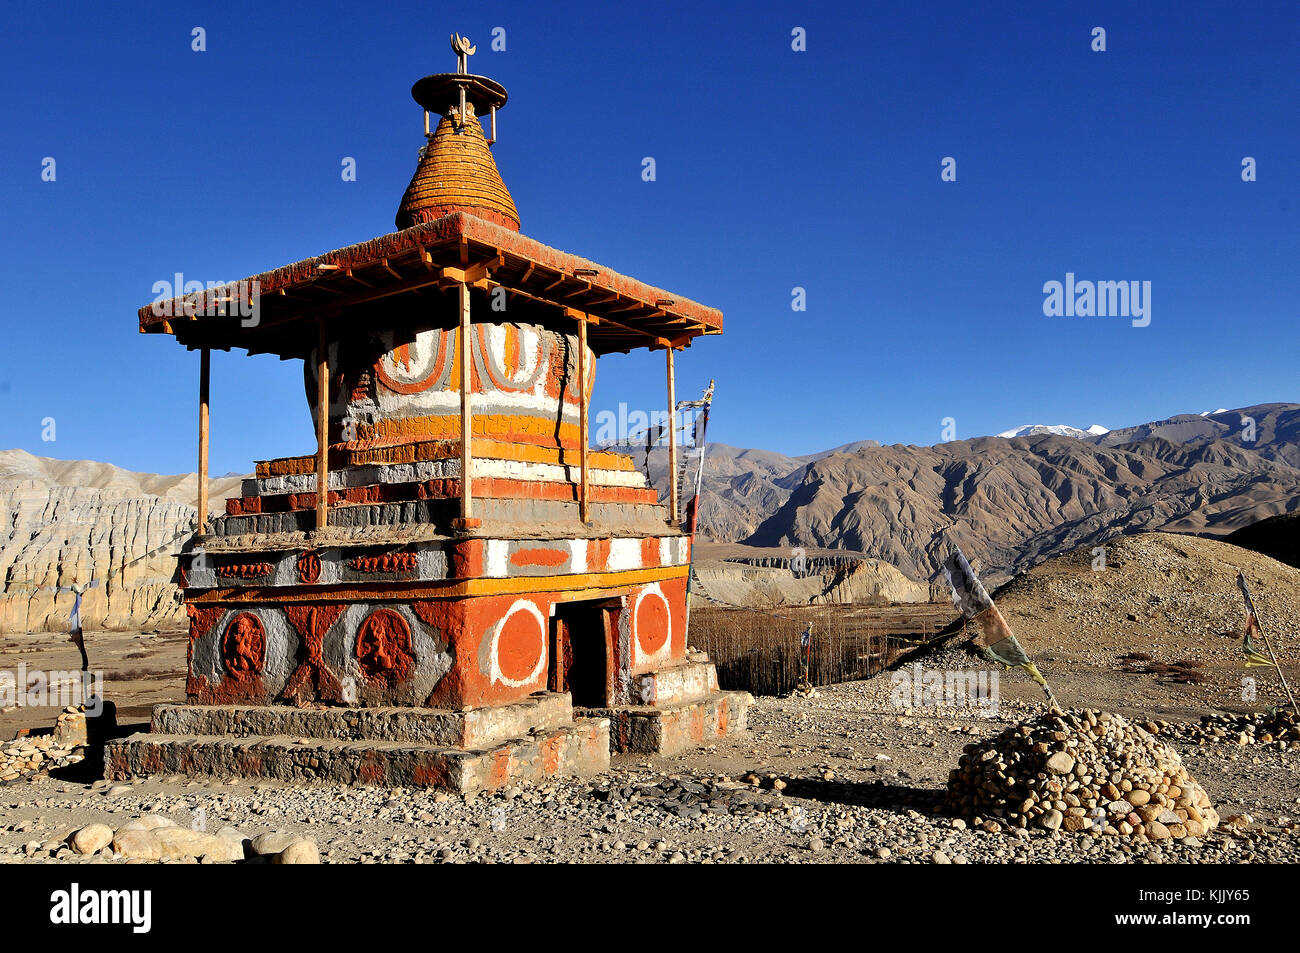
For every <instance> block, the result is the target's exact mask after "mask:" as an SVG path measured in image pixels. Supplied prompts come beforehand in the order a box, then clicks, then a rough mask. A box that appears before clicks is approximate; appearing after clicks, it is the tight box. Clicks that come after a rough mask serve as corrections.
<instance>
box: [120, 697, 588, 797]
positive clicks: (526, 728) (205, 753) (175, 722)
mask: <svg viewBox="0 0 1300 953" xmlns="http://www.w3.org/2000/svg"><path fill="white" fill-rule="evenodd" d="M152 728H153V730H152V731H150V732H149V733H142V734H136V735H132V736H131V737H129V738H125V739H122V740H119V741H113V742H110V743H109V744H108V745H107V746H106V748H105V752H104V772H105V777H106V778H109V779H111V780H125V779H127V778H130V777H136V776H144V775H151V774H182V775H189V776H193V775H206V776H210V777H228V778H267V779H274V780H281V781H294V782H325V783H333V784H359V785H376V786H385V787H419V788H426V787H441V788H449V789H451V790H455V791H462V792H467V791H479V790H491V789H494V788H500V787H504V786H505V785H507V784H510V783H512V782H517V781H541V780H543V779H545V778H548V777H556V776H564V775H584V774H595V773H599V772H601V771H605V770H607V769H608V768H609V752H610V742H609V733H610V732H609V729H610V724H609V720H608V719H604V718H584V719H581V720H579V721H576V722H574V721H573V720H572V708H571V705H570V702H569V696H568V695H567V694H552V693H543V694H539V695H535V696H533V697H531V698H529V699H526V700H525V701H523V702H519V703H516V704H513V705H501V706H496V707H494V708H480V709H472V710H469V711H462V712H453V711H441V710H437V709H420V708H333V709H298V708H288V707H259V706H239V705H221V706H216V705H214V706H204V705H159V706H157V707H156V708H155V709H154V717H153V725H152Z"/></svg>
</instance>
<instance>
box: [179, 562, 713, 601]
mask: <svg viewBox="0 0 1300 953" xmlns="http://www.w3.org/2000/svg"><path fill="white" fill-rule="evenodd" d="M688 569H689V567H687V566H665V567H662V568H660V569H629V570H626V571H624V572H594V573H593V572H588V573H572V574H564V575H559V576H510V577H508V578H505V579H460V580H430V581H429V582H422V583H409V582H408V583H371V584H369V585H366V586H358V585H343V586H283V587H278V588H272V587H264V586H245V587H242V588H231V589H208V590H205V591H204V592H203V593H202V594H201V595H196V596H194V597H192V598H189V599H187V600H186V601H187V602H189V603H193V604H206V603H223V604H224V603H239V604H241V605H251V604H262V603H277V602H349V601H364V600H366V599H376V598H382V599H385V600H388V601H397V600H410V599H457V598H463V597H466V596H503V595H518V594H524V593H530V592H531V593H564V594H565V596H566V597H567V598H568V599H569V600H573V599H578V598H583V595H582V594H585V593H589V592H591V593H602V594H604V595H611V593H609V592H608V590H610V589H618V588H623V587H627V586H644V585H647V584H649V583H652V582H664V581H666V580H670V579H684V578H685V577H686V573H687V570H688Z"/></svg>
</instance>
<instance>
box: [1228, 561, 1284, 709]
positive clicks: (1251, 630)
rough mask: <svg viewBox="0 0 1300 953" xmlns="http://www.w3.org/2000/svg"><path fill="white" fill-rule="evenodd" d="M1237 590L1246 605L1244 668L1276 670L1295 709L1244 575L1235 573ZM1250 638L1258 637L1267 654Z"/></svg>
mask: <svg viewBox="0 0 1300 953" xmlns="http://www.w3.org/2000/svg"><path fill="white" fill-rule="evenodd" d="M1237 588H1238V589H1240V590H1241V598H1242V599H1243V600H1244V601H1245V603H1246V629H1245V632H1244V633H1243V635H1242V639H1241V654H1242V655H1243V656H1244V657H1245V662H1244V663H1243V664H1244V665H1245V667H1246V668H1260V667H1267V668H1274V669H1277V674H1278V677H1279V678H1280V679H1281V680H1282V689H1283V691H1285V692H1286V698H1287V701H1289V702H1290V703H1291V707H1292V709H1294V708H1295V707H1296V705H1295V698H1294V697H1293V696H1292V694H1291V686H1290V685H1289V684H1287V680H1286V673H1285V672H1283V671H1282V667H1281V666H1280V665H1278V664H1277V655H1276V654H1275V653H1274V652H1273V645H1272V643H1271V642H1270V641H1269V639H1268V634H1267V633H1266V632H1265V631H1264V627H1263V626H1262V625H1260V622H1259V613H1258V612H1256V611H1255V600H1254V599H1252V598H1251V597H1250V588H1249V587H1248V586H1247V585H1246V574H1245V573H1243V572H1241V571H1240V570H1238V571H1237ZM1252 636H1258V637H1259V638H1260V639H1261V640H1262V641H1263V643H1264V651H1266V652H1268V655H1267V656H1265V655H1264V654H1263V653H1261V652H1260V651H1259V650H1258V649H1257V648H1255V642H1254V639H1253V638H1252Z"/></svg>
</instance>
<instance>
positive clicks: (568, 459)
mask: <svg viewBox="0 0 1300 953" xmlns="http://www.w3.org/2000/svg"><path fill="white" fill-rule="evenodd" d="M457 437H459V433H458V434H457ZM470 450H471V452H472V453H473V454H474V456H475V457H476V458H478V459H481V460H510V461H516V462H522V463H556V464H563V465H568V466H578V465H579V462H580V458H581V454H580V452H579V451H578V450H577V449H561V448H556V447H539V446H536V445H532V444H517V443H505V442H503V441H499V440H487V439H482V438H475V439H474V440H472V441H471V442H470ZM459 456H460V440H459V439H456V440H424V441H416V442H412V443H405V444H397V445H394V446H383V447H375V446H356V447H347V446H343V447H335V448H333V449H331V450H330V467H331V468H334V469H338V468H341V467H344V466H369V465H384V464H400V463H418V462H422V461H426V460H447V459H453V458H456V457H459ZM588 457H589V465H590V466H591V468H592V469H593V470H623V471H631V470H635V469H636V463H635V462H634V461H633V460H632V458H631V457H630V456H628V455H627V454H623V453H612V452H609V451H604V450H600V451H594V452H592V453H589V454H588ZM315 472H316V457H315V456H309V457H280V458H278V459H275V460H262V461H258V463H257V476H258V478H259V479H265V478H267V477H272V476H303V475H306V474H311V473H315Z"/></svg>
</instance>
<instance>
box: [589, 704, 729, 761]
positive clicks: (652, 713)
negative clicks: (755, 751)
mask: <svg viewBox="0 0 1300 953" xmlns="http://www.w3.org/2000/svg"><path fill="white" fill-rule="evenodd" d="M753 703H754V696H752V695H750V694H749V692H722V691H719V692H711V693H709V694H708V695H705V696H704V697H703V698H697V699H694V700H692V701H687V702H679V703H677V704H669V705H659V706H654V705H620V706H617V707H613V708H578V709H575V713H576V714H577V715H578V716H579V718H580V719H586V718H594V719H596V720H598V721H604V720H608V721H609V722H610V724H611V727H610V732H609V743H610V750H612V751H618V752H624V751H637V752H644V753H647V754H677V753H679V752H681V751H685V750H687V749H688V748H695V747H699V746H701V745H706V744H712V743H714V742H716V741H718V740H719V739H722V738H725V737H727V736H728V735H735V734H738V733H740V732H742V731H744V730H745V728H746V723H747V718H748V714H749V706H750V705H752V704H753Z"/></svg>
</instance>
